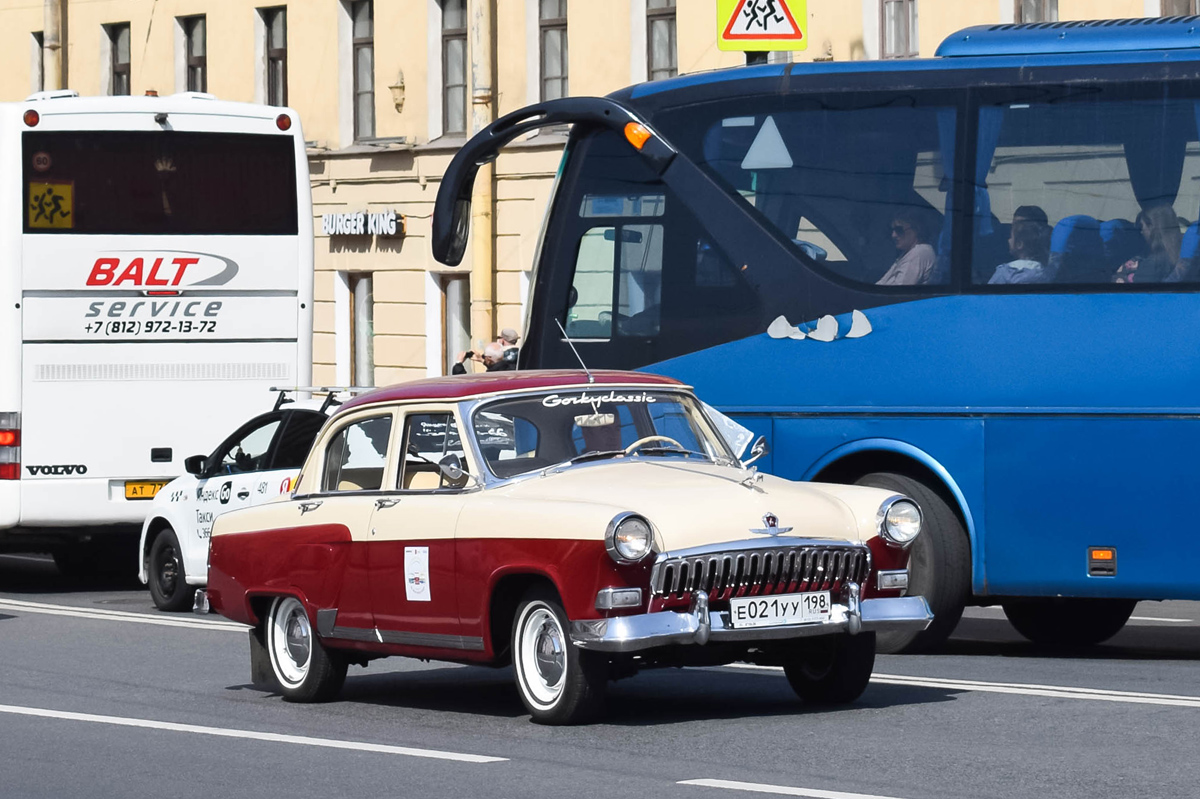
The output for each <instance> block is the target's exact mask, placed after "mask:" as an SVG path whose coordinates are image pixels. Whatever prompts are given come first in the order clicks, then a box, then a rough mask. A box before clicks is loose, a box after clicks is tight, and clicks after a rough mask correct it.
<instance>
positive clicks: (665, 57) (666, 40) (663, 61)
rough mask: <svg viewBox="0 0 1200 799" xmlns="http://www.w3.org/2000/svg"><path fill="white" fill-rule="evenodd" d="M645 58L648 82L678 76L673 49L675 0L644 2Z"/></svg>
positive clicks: (674, 50) (676, 61) (677, 62)
mask: <svg viewBox="0 0 1200 799" xmlns="http://www.w3.org/2000/svg"><path fill="white" fill-rule="evenodd" d="M646 43H647V47H646V58H647V67H648V69H647V72H648V73H649V77H650V80H661V79H662V78H673V77H675V76H676V75H678V74H679V61H678V58H677V56H676V47H675V0H646Z"/></svg>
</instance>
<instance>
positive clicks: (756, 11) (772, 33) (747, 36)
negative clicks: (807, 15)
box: [722, 0, 804, 41]
mask: <svg viewBox="0 0 1200 799" xmlns="http://www.w3.org/2000/svg"><path fill="white" fill-rule="evenodd" d="M722 38H725V39H737V40H750V41H752V40H755V39H803V38H804V34H803V33H801V32H800V26H799V25H797V24H796V20H795V18H794V17H793V16H792V12H791V10H790V9H789V8H788V7H787V3H786V2H784V0H741V2H739V3H738V4H737V8H735V9H734V10H733V14H732V15H731V16H730V17H729V24H728V25H726V26H725V33H723V34H722Z"/></svg>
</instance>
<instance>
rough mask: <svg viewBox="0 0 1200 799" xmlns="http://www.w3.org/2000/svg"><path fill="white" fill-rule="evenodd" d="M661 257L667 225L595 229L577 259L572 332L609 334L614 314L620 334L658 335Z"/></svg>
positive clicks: (606, 336) (571, 307) (583, 242)
mask: <svg viewBox="0 0 1200 799" xmlns="http://www.w3.org/2000/svg"><path fill="white" fill-rule="evenodd" d="M618 245H619V246H618ZM662 262H663V226H662V225H657V224H656V225H623V224H619V225H615V226H606V227H594V228H590V229H589V230H588V231H587V232H585V233H584V234H583V236H582V237H580V241H579V250H578V253H577V255H576V258H575V273H574V275H573V276H572V279H571V296H570V301H569V308H568V309H567V323H566V325H565V327H566V330H567V334H568V335H570V336H573V337H576V338H583V339H609V338H612V335H613V332H614V327H613V321H614V319H615V320H616V328H615V332H616V333H617V334H618V335H626V336H652V335H655V334H657V333H658V329H659V305H660V301H661V300H660V298H661V295H662ZM614 300H615V302H614Z"/></svg>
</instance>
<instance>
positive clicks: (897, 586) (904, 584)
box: [875, 569, 908, 591]
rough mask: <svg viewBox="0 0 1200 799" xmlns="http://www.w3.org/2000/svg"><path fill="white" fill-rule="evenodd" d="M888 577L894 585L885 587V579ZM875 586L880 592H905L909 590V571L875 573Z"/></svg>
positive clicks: (895, 570)
mask: <svg viewBox="0 0 1200 799" xmlns="http://www.w3.org/2000/svg"><path fill="white" fill-rule="evenodd" d="M884 577H887V578H888V579H889V580H890V581H892V582H894V584H893V585H884V584H883V578H884ZM875 586H876V587H877V588H878V589H879V590H880V591H904V590H906V589H907V588H908V569H894V570H887V569H884V570H882V571H878V572H876V573H875Z"/></svg>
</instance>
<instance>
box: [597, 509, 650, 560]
mask: <svg viewBox="0 0 1200 799" xmlns="http://www.w3.org/2000/svg"><path fill="white" fill-rule="evenodd" d="M653 545H654V531H653V530H651V529H650V522H648V521H646V520H645V519H643V518H642V517H641V516H638V515H637V514H636V513H621V514H619V515H617V516H616V517H615V518H614V519H613V520H612V521H611V522H609V523H608V530H607V531H605V534H604V547H605V549H607V550H608V554H609V557H611V558H612V559H613V560H615V561H616V562H617V563H621V564H630V563H637V562H638V561H639V560H641V559H642V558H644V557H646V556H647V555H649V554H650V550H651V549H652V548H653Z"/></svg>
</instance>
